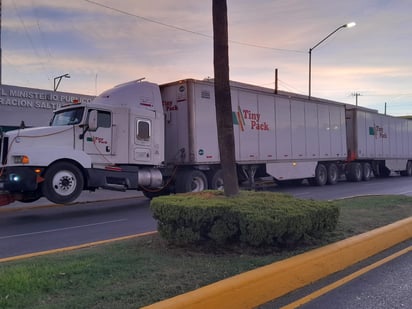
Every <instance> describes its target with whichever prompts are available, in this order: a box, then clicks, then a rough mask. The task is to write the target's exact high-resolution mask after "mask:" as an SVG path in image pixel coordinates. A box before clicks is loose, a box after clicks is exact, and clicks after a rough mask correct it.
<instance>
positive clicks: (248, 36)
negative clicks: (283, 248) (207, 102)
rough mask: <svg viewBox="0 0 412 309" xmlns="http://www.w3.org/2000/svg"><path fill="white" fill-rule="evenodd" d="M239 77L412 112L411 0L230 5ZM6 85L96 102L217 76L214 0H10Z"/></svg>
mask: <svg viewBox="0 0 412 309" xmlns="http://www.w3.org/2000/svg"><path fill="white" fill-rule="evenodd" d="M227 4H228V12H229V14H228V15H229V40H230V43H229V50H230V77H231V79H232V80H235V81H240V82H245V83H250V84H254V85H259V86H264V87H269V88H272V87H274V80H275V73H274V71H275V68H278V70H279V88H280V90H285V91H291V92H297V93H301V94H308V59H309V58H308V51H309V48H311V47H313V46H315V45H316V44H317V43H318V42H319V41H321V40H322V39H323V38H324V37H326V36H327V35H328V34H329V33H331V32H332V31H333V30H335V29H336V28H338V27H339V26H341V25H343V24H346V23H348V22H352V21H354V22H356V24H357V25H356V27H353V28H343V29H341V30H339V31H338V32H336V33H335V34H334V35H333V36H331V37H330V38H329V39H327V40H326V41H325V42H323V43H322V44H321V45H319V46H318V47H316V48H315V49H314V50H313V52H312V96H317V97H322V98H326V99H331V100H336V101H340V102H345V103H351V104H355V96H354V94H355V93H358V94H359V96H358V103H359V105H361V106H365V107H369V108H373V109H378V110H379V111H380V112H383V111H384V106H385V102H386V103H387V113H388V114H391V115H406V114H408V115H411V114H412V56H411V51H410V49H411V45H412V26H411V24H412V1H411V0H362V1H357V0H356V1H355V0H346V1H331V0H256V1H250V0H228V1H227ZM1 13H2V20H1V22H2V29H1V47H2V83H3V84H8V85H17V86H24V87H32V88H40V89H53V80H54V77H56V76H59V75H63V74H66V73H68V74H70V76H71V78H70V79H63V80H62V82H61V84H60V86H59V90H61V91H65V92H76V93H83V94H91V95H95V94H98V93H100V92H102V91H103V90H105V89H107V88H110V87H112V86H114V85H116V84H120V83H123V82H126V81H130V80H134V79H138V78H142V77H145V78H146V79H147V80H149V81H152V82H155V83H159V84H161V83H166V82H171V81H176V80H179V79H184V78H196V79H203V78H206V77H213V37H212V33H213V31H212V1H211V0H209V1H206V0H203V1H193V0H156V1H154V0H151V1H148V0H116V1H114V0H93V1H90V0H70V1H67V0H66V1H63V0H25V1H20V0H19V1H18V0H3V1H2V11H1Z"/></svg>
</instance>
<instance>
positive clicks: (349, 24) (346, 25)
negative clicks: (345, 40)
mask: <svg viewBox="0 0 412 309" xmlns="http://www.w3.org/2000/svg"><path fill="white" fill-rule="evenodd" d="M355 26H356V23H354V22H351V23H348V24H345V25H342V26H340V27H338V28H336V29H335V30H334V31H332V32H331V33H329V34H328V35H327V36H326V37H325V38H324V39H323V40H322V41H320V42H319V43H318V44H316V45H315V46H313V47H312V48H309V100H310V96H311V83H312V50H314V49H315V48H316V47H318V46H319V45H320V44H322V43H323V42H324V41H326V40H327V39H328V38H329V37H331V36H332V35H333V34H335V33H336V32H338V31H339V30H340V29H342V28H352V27H355Z"/></svg>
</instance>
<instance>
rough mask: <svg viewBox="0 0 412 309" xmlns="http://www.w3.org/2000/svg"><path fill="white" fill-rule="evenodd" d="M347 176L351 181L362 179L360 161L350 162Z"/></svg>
mask: <svg viewBox="0 0 412 309" xmlns="http://www.w3.org/2000/svg"><path fill="white" fill-rule="evenodd" d="M346 177H347V179H348V180H349V181H352V182H359V181H361V180H362V165H361V164H360V163H358V162H355V163H349V164H348V166H347V170H346Z"/></svg>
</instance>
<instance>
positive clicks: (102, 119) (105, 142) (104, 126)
mask: <svg viewBox="0 0 412 309" xmlns="http://www.w3.org/2000/svg"><path fill="white" fill-rule="evenodd" d="M89 114H90V110H89ZM83 150H84V152H86V153H87V154H94V155H96V154H100V155H110V154H112V115H111V113H110V112H108V111H102V110H98V111H97V130H96V131H93V132H90V131H87V133H86V135H85V137H84V139H83Z"/></svg>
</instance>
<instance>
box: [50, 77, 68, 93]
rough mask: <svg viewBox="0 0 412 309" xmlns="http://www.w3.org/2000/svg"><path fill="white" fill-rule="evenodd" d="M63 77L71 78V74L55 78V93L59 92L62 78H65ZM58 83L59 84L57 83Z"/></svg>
mask: <svg viewBox="0 0 412 309" xmlns="http://www.w3.org/2000/svg"><path fill="white" fill-rule="evenodd" d="M63 77H65V78H70V75H69V74H63V75H60V76H57V77H55V78H54V87H53V91H57V88H59V85H60V82H61V81H62V78H63ZM56 81H57V83H56Z"/></svg>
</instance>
